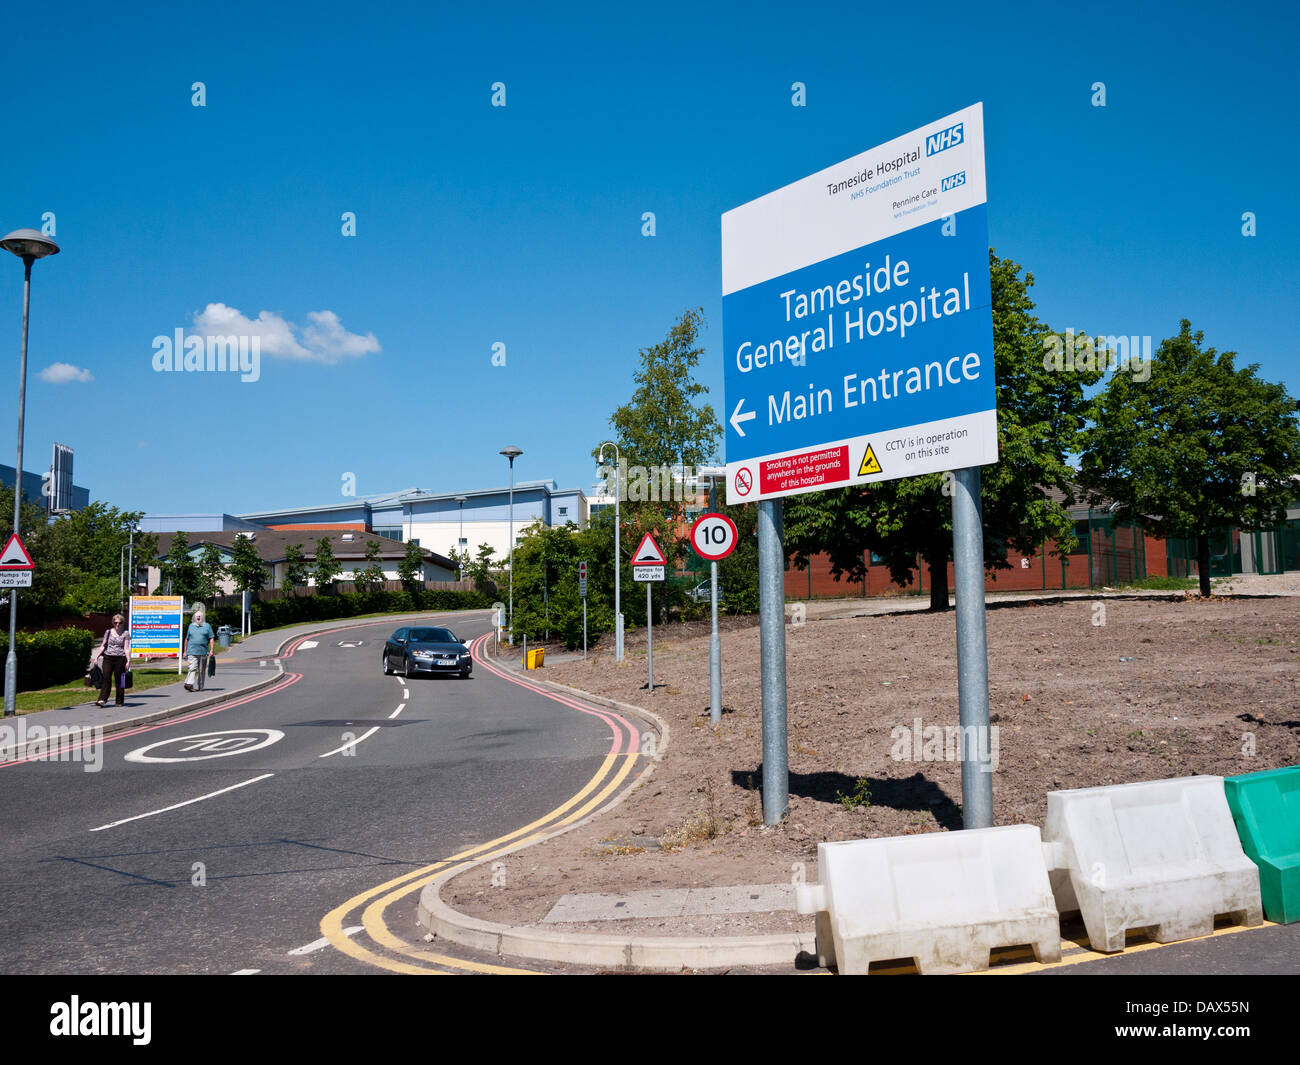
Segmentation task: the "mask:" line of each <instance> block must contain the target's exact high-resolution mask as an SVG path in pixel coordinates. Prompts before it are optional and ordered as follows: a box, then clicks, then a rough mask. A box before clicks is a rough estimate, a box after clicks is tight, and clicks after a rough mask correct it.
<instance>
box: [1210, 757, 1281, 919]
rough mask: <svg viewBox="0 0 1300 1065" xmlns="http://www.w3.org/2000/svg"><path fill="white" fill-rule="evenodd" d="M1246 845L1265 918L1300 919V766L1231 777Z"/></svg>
mask: <svg viewBox="0 0 1300 1065" xmlns="http://www.w3.org/2000/svg"><path fill="white" fill-rule="evenodd" d="M1223 787H1224V790H1225V792H1226V793H1227V798H1228V809H1230V810H1231V811H1232V820H1233V821H1234V822H1235V823H1236V826H1237V836H1238V838H1240V840H1241V846H1242V849H1243V850H1244V851H1245V852H1246V857H1247V858H1249V859H1250V860H1251V861H1252V862H1254V863H1255V865H1256V866H1258V867H1259V889H1260V895H1261V897H1262V899H1263V902H1264V916H1265V917H1267V918H1268V919H1269V920H1270V921H1276V922H1277V923H1278V924H1292V923H1293V922H1295V921H1300V766H1295V765H1293V766H1287V767H1286V768H1284V769H1269V770H1266V771H1265V772H1262V773H1244V774H1242V775H1241V776H1235V777H1226V778H1225V779H1224V781H1223Z"/></svg>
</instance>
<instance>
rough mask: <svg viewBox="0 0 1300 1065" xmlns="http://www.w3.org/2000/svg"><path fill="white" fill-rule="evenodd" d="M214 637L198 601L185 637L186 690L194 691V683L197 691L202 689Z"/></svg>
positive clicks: (206, 675)
mask: <svg viewBox="0 0 1300 1065" xmlns="http://www.w3.org/2000/svg"><path fill="white" fill-rule="evenodd" d="M216 638H217V634H216V633H215V632H213V631H212V626H211V625H209V624H208V619H207V617H206V616H205V615H204V613H203V604H202V603H200V604H199V605H198V606H196V607H195V608H194V620H193V621H191V622H190V627H189V631H188V632H187V633H186V637H185V654H186V658H187V661H186V665H188V666H189V667H190V672H189V675H188V676H187V677H186V678H185V690H186V691H187V692H192V691H195V690H196V688H195V685H196V684H197V690H198V691H202V690H203V682H204V681H205V680H207V677H208V655H209V654H211V653H212V641H213V640H215V639H216Z"/></svg>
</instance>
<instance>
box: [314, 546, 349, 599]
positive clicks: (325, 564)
mask: <svg viewBox="0 0 1300 1065" xmlns="http://www.w3.org/2000/svg"><path fill="white" fill-rule="evenodd" d="M342 572H343V567H342V566H340V565H339V560H338V559H337V558H335V557H334V549H333V548H332V547H330V540H329V537H328V536H322V537H321V538H320V539H319V540H317V541H316V566H315V568H314V569H313V570H312V575H313V576H314V577H315V578H316V587H317V588H319V589H321V591H327V590H328V589H329V588H331V587H332V586H333V584H334V581H335V580H336V579H337V578H338V575H339V574H340V573H342Z"/></svg>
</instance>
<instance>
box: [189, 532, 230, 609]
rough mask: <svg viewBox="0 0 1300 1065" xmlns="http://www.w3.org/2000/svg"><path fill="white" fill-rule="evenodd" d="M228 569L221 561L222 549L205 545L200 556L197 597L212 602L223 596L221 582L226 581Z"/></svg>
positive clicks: (214, 545)
mask: <svg viewBox="0 0 1300 1065" xmlns="http://www.w3.org/2000/svg"><path fill="white" fill-rule="evenodd" d="M225 577H226V567H225V564H224V563H223V562H222V560H221V548H219V547H218V546H217V545H216V544H204V545H203V551H202V552H201V553H200V554H199V581H198V588H197V593H196V594H197V596H198V598H199V599H201V600H203V601H204V602H211V601H212V600H213V599H215V598H216V597H217V596H219V595H220V594H221V582H222V581H223V580H225Z"/></svg>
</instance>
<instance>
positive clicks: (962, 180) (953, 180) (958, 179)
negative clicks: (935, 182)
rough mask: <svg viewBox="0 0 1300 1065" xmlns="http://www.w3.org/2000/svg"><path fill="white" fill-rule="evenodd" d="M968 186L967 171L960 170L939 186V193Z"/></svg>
mask: <svg viewBox="0 0 1300 1065" xmlns="http://www.w3.org/2000/svg"><path fill="white" fill-rule="evenodd" d="M965 184H966V171H965V170H958V171H957V173H955V174H949V175H948V176H947V177H946V178H944V179H943V181H942V182H940V184H939V191H941V192H947V191H948V190H949V189H955V188H956V187H957V186H958V185H965Z"/></svg>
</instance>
